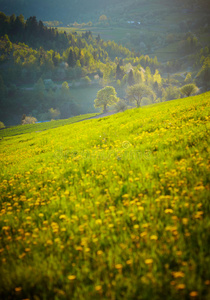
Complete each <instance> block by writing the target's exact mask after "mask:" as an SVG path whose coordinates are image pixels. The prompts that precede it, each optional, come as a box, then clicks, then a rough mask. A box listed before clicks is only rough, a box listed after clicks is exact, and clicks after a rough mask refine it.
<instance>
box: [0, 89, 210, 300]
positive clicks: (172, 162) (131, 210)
mask: <svg viewBox="0 0 210 300" xmlns="http://www.w3.org/2000/svg"><path fill="white" fill-rule="evenodd" d="M209 120H210V92H207V93H205V94H201V95H199V96H194V97H190V98H183V99H179V100H174V101H169V102H164V103H159V104H155V105H150V106H145V107H143V108H138V109H131V110H127V111H125V112H123V113H118V114H115V115H112V116H109V117H105V118H99V119H93V120H86V121H83V122H79V123H73V124H66V125H65V126H60V127H57V128H51V129H50V128H49V129H48V130H44V131H41V132H36V131H37V129H36V131H33V130H32V129H31V128H33V126H36V124H35V125H30V128H29V129H30V132H28V133H25V134H22V133H24V131H25V130H24V128H25V126H27V125H23V126H22V127H20V126H19V127H18V130H17V132H16V133H17V134H16V135H12V134H11V131H9V130H8V131H6V130H5V131H4V130H3V131H2V132H4V136H3V138H2V139H1V140H0V170H1V172H0V274H1V279H0V298H1V299H25V300H26V299H30V300H32V299H34V300H39V299H40V300H42V299H54V300H58V299H59V300H60V299H71V300H73V299H75V300H83V299H85V300H88V299H94V300H95V299H110V300H118V299H126V300H130V299H132V300H134V299H142V300H144V299H146V300H147V299H148V300H150V299H152V300H159V299H171V300H175V299H179V300H181V299H202V300H207V299H209V296H210V268H209V266H210V256H209V244H210V230H209V227H210V219H209V213H210V205H209V198H210V197H209V194H210V193H209V188H210V186H209V178H210V176H209V168H210V165H209V150H210V149H209V129H210V128H209V127H210V122H209ZM43 126H44V125H43ZM14 129H15V127H14ZM21 129H22V132H21ZM7 132H8V135H7V134H6V133H7Z"/></svg>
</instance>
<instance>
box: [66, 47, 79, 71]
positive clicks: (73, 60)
mask: <svg viewBox="0 0 210 300" xmlns="http://www.w3.org/2000/svg"><path fill="white" fill-rule="evenodd" d="M67 62H68V65H69V67H72V68H73V67H75V65H76V62H77V61H76V58H75V53H74V52H73V50H72V49H71V50H70V52H69V55H68V60H67Z"/></svg>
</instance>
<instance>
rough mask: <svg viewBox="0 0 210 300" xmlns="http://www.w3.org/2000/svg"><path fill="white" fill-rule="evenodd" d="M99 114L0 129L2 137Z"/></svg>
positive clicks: (40, 129)
mask: <svg viewBox="0 0 210 300" xmlns="http://www.w3.org/2000/svg"><path fill="white" fill-rule="evenodd" d="M96 115H98V113H92V114H85V115H79V116H76V117H72V118H69V119H63V120H52V121H50V122H43V123H36V124H27V125H24V126H23V125H19V126H12V127H8V128H5V129H2V130H0V138H4V137H9V136H14V135H20V134H25V133H32V132H36V133H38V132H41V131H44V130H48V129H52V128H56V127H60V126H64V125H68V124H72V123H76V122H79V121H82V120H85V119H88V118H91V117H94V116H96Z"/></svg>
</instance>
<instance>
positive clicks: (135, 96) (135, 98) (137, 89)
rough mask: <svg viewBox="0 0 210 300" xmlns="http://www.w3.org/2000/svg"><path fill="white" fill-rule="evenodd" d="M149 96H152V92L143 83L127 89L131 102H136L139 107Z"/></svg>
mask: <svg viewBox="0 0 210 300" xmlns="http://www.w3.org/2000/svg"><path fill="white" fill-rule="evenodd" d="M149 95H152V90H151V88H150V87H149V86H147V85H145V84H143V83H140V84H134V85H132V86H130V87H129V88H128V89H127V96H128V99H129V101H130V102H135V103H136V106H137V107H140V106H141V100H142V98H143V97H145V96H149Z"/></svg>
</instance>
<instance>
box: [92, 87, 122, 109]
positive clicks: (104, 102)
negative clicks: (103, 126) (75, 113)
mask: <svg viewBox="0 0 210 300" xmlns="http://www.w3.org/2000/svg"><path fill="white" fill-rule="evenodd" d="M117 101H118V98H117V92H116V91H115V88H113V86H106V87H105V88H103V89H101V90H100V91H98V93H97V98H96V99H95V101H94V102H95V107H96V108H97V107H101V108H103V112H106V111H107V106H110V105H112V104H114V103H116V102H117Z"/></svg>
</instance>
